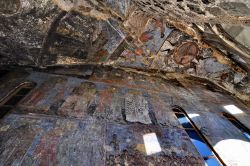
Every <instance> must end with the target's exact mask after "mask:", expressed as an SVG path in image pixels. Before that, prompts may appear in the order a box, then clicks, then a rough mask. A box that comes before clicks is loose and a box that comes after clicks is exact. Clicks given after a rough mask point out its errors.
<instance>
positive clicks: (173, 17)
mask: <svg viewBox="0 0 250 166" xmlns="http://www.w3.org/2000/svg"><path fill="white" fill-rule="evenodd" d="M249 8H250V0H176V1H173V0H133V1H132V0H121V1H117V0H8V1H6V0H0V64H1V66H2V68H3V67H10V66H16V65H18V66H25V67H34V68H48V67H51V66H53V67H55V66H61V67H62V66H63V67H68V66H72V65H85V64H92V65H105V66H112V67H115V68H123V69H126V70H133V71H138V72H139V71H140V72H144V73H159V74H161V75H162V76H164V74H166V73H181V74H184V75H192V76H196V77H201V78H206V79H208V80H210V81H213V82H214V83H216V84H217V85H219V86H220V87H222V88H224V89H226V90H228V91H229V92H231V93H232V94H234V95H236V96H238V97H240V98H241V99H243V100H245V101H246V102H249V101H250V97H249V96H250V79H249V73H250V72H249V71H250V70H249V69H250V44H249V43H250V41H249V39H248V37H247V36H249V35H250V33H249V31H250V30H249V27H248V26H250V9H249Z"/></svg>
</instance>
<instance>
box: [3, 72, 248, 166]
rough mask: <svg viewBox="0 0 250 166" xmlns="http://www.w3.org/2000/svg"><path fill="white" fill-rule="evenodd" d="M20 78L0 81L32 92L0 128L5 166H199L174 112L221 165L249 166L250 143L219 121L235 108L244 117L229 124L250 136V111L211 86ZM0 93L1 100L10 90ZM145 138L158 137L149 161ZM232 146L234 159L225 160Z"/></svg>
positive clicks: (141, 78)
mask: <svg viewBox="0 0 250 166" xmlns="http://www.w3.org/2000/svg"><path fill="white" fill-rule="evenodd" d="M20 71H21V70H19V71H15V72H10V73H9V74H8V75H6V77H3V78H1V81H2V82H4V81H7V82H13V81H14V79H15V77H14V75H15V73H16V72H19V77H20V78H23V79H22V80H21V79H20V80H19V82H20V83H21V82H24V81H25V82H27V81H31V82H35V83H36V85H37V86H36V87H35V88H34V89H33V90H32V91H31V92H30V93H29V94H28V95H27V96H26V97H25V98H24V99H23V100H22V101H21V102H20V103H19V104H18V105H17V106H16V107H15V108H14V109H12V110H11V111H10V112H9V113H8V114H7V115H6V116H5V117H4V118H3V119H2V120H1V123H0V140H1V142H0V150H1V152H2V153H0V162H1V164H2V165H11V164H13V163H15V164H24V165H40V164H46V163H52V164H54V165H91V166H92V165H98V166H99V165H118V164H120V165H123V164H128V165H162V166H163V165H203V159H202V157H201V156H200V155H199V153H198V152H197V150H196V149H195V147H194V146H193V144H192V143H191V141H190V139H189V136H188V135H187V133H186V132H185V130H184V129H183V128H182V126H181V124H180V123H179V122H178V120H177V118H176V116H175V114H174V113H173V111H172V107H173V106H177V105H178V106H180V107H182V108H183V109H184V110H185V111H186V112H187V114H188V115H189V116H190V117H191V118H192V120H193V122H194V123H195V124H196V126H197V127H198V129H200V130H201V131H202V133H203V134H204V136H205V137H206V139H207V140H208V141H209V143H210V144H211V145H212V146H213V148H214V149H215V150H216V152H217V153H218V154H219V156H220V157H221V159H222V160H223V161H224V162H225V163H226V165H235V164H243V163H246V164H248V163H249V157H248V154H249V153H248V152H249V150H250V149H249V143H248V142H247V139H246V138H245V137H244V135H243V134H242V133H241V131H240V130H239V129H237V128H236V127H235V126H234V125H232V123H230V122H229V121H228V120H227V119H225V118H224V117H223V116H222V113H223V112H225V111H226V110H225V108H224V106H228V105H234V106H235V107H237V108H238V109H240V110H242V111H243V112H242V113H241V114H235V115H234V116H235V117H236V118H237V119H238V120H240V121H241V122H242V123H243V124H244V125H245V126H246V127H248V128H250V123H249V118H250V110H249V109H248V108H247V107H246V106H245V105H244V104H242V103H241V102H240V101H238V100H237V99H235V98H234V97H232V96H230V95H228V94H227V93H226V92H225V91H223V90H221V89H220V88H218V87H216V86H215V85H213V84H212V83H210V82H207V81H204V80H198V79H195V78H193V77H185V78H181V77H175V75H172V76H171V75H169V77H168V78H165V79H161V78H157V77H152V76H151V77H149V76H145V75H141V74H135V73H134V74H133V73H131V72H130V73H128V72H124V71H122V70H115V69H110V68H101V69H98V68H97V69H95V71H94V72H92V74H90V73H89V72H88V73H89V74H86V75H85V76H82V78H77V77H75V76H71V77H68V76H63V75H61V74H60V73H62V70H54V71H53V70H51V72H53V73H57V74H47V73H42V72H34V71H31V70H28V71H26V72H25V71H23V72H22V73H21V72H20ZM75 72H76V70H75ZM78 72H79V73H78V74H80V73H81V72H82V73H83V72H84V71H83V70H79V71H78ZM72 73H73V72H71V74H72ZM78 77H80V76H79V75H78ZM4 85H5V87H1V88H0V91H1V94H7V93H4V92H8V91H9V90H12V89H14V88H15V84H4ZM147 134H151V135H152V134H153V135H155V136H156V139H157V141H158V144H159V146H160V150H158V151H157V152H154V153H153V154H152V153H151V151H148V149H146V148H145V147H146V146H147V145H146V144H147V142H145V140H144V136H145V135H147ZM222 145H227V146H222ZM150 146H152V142H151V143H150ZM232 146H233V147H234V151H233V152H235V151H237V153H227V152H228V150H227V149H225V148H227V147H232ZM238 154H241V157H240V158H239V157H238Z"/></svg>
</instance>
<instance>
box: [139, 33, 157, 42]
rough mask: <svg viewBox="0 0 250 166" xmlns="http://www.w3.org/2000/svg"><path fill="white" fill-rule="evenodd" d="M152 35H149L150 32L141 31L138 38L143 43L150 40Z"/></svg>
mask: <svg viewBox="0 0 250 166" xmlns="http://www.w3.org/2000/svg"><path fill="white" fill-rule="evenodd" d="M153 38H154V37H153V36H151V35H150V32H148V31H146V32H143V33H142V35H141V36H140V37H139V40H140V41H141V42H143V43H145V42H147V41H149V40H152V39H153Z"/></svg>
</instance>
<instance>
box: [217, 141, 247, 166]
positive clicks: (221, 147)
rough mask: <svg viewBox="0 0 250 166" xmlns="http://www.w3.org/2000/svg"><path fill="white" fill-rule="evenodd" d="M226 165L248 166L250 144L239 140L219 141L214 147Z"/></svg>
mask: <svg viewBox="0 0 250 166" xmlns="http://www.w3.org/2000/svg"><path fill="white" fill-rule="evenodd" d="M214 149H215V151H216V152H217V153H218V154H219V156H220V157H221V159H222V160H223V161H224V162H225V164H226V165H242V166H248V165H249V163H250V157H249V152H250V143H249V142H247V141H243V140H238V139H226V140H221V141H219V142H218V143H217V144H216V145H215V146H214Z"/></svg>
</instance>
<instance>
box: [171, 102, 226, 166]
mask: <svg viewBox="0 0 250 166" xmlns="http://www.w3.org/2000/svg"><path fill="white" fill-rule="evenodd" d="M172 110H173V112H174V113H175V116H176V117H177V119H178V121H179V122H180V124H181V125H182V127H183V128H184V129H185V131H186V133H187V134H188V136H189V138H190V140H191V142H192V143H193V144H194V146H195V147H196V149H197V151H198V152H199V153H200V155H201V156H202V157H203V159H204V162H205V165H206V166H220V165H221V163H223V161H222V160H221V159H220V158H219V156H218V154H217V153H216V152H215V151H214V150H213V148H212V146H211V145H210V144H209V142H208V141H207V140H206V138H205V137H204V136H203V135H202V133H201V132H200V131H199V130H198V128H197V127H196V125H195V124H194V122H193V121H192V119H191V118H190V117H189V116H188V114H187V113H186V112H185V111H184V110H183V109H181V108H179V107H174V108H173V109H172Z"/></svg>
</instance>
